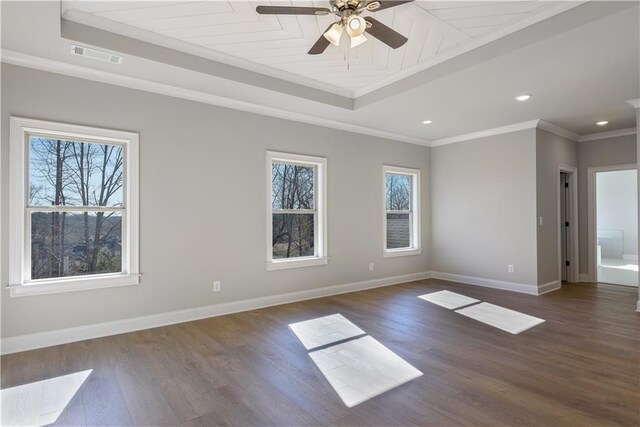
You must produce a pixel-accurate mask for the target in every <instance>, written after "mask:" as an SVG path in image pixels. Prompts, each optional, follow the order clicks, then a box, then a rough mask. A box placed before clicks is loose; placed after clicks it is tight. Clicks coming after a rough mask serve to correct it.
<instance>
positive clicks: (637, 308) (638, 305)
mask: <svg viewBox="0 0 640 427" xmlns="http://www.w3.org/2000/svg"><path fill="white" fill-rule="evenodd" d="M636 311H637V312H638V313H640V299H639V300H638V302H637V303H636Z"/></svg>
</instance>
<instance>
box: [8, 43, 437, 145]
mask: <svg viewBox="0 0 640 427" xmlns="http://www.w3.org/2000/svg"><path fill="white" fill-rule="evenodd" d="M1 61H2V62H3V63H5V64H11V65H16V66H19V67H26V68H32V69H35V70H40V71H46V72H49V73H54V74H61V75H65V76H69V77H75V78H79V79H84V80H91V81H96V82H100V83H106V84H111V85H114V86H121V87H126V88H129V89H136V90H141V91H144V92H151V93H155V94H159V95H165V96H170V97H173V98H181V99H186V100H189V101H195V102H200V103H203V104H209V105H215V106H218V107H224V108H229V109H232V110H239V111H245V112H249V113H254V114H260V115H263V116H269V117H275V118H278V119H284V120H290V121H294V122H299V123H306V124H310V125H316V126H322V127H326V128H332V129H338V130H342V131H346V132H352V133H357V134H361V135H368V136H373V137H377V138H383V139H388V140H391V141H399V142H405V143H409V144H416V145H422V146H426V147H428V146H429V145H430V141H429V140H426V139H419V138H414V137H411V136H407V135H400V134H396V133H392V132H387V131H383V130H379V129H373V128H367V127H364V126H358V125H353V124H350V123H346V122H339V121H334V120H329V119H323V118H320V117H315V116H311V115H308V114H302V113H296V112H292V111H287V110H282V109H279V108H274V107H267V106H264V105H259V104H253V103H251V102H247V101H241V100H237V99H232V98H227V97H223V96H220V95H214V94H211V93H206V92H201V91H196V90H191V89H185V88H181V87H178V86H172V85H168V84H164V83H158V82H153V81H149V80H143V79H139V78H136V77H130V76H125V75H122V74H117V73H111V72H107V71H100V70H96V69H93V68H88V67H83V66H79V65H74V64H68V63H64V62H60V61H55V60H52V59H47V58H42V57H38V56H32V55H27V54H24V53H21V52H16V51H12V50H6V49H3V50H2V57H1Z"/></svg>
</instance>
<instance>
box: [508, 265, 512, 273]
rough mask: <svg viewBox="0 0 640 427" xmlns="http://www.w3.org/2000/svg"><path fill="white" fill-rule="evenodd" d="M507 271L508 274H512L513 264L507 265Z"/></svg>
mask: <svg viewBox="0 0 640 427" xmlns="http://www.w3.org/2000/svg"><path fill="white" fill-rule="evenodd" d="M507 271H509V273H513V264H509V265H508V266H507Z"/></svg>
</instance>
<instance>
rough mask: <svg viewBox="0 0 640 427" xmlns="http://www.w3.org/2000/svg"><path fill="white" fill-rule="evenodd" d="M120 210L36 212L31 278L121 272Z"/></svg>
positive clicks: (32, 223) (32, 231)
mask: <svg viewBox="0 0 640 427" xmlns="http://www.w3.org/2000/svg"><path fill="white" fill-rule="evenodd" d="M121 257H122V217H121V215H120V213H119V212H86V213H85V212H33V213H32V214H31V279H32V280H33V279H47V278H53V277H65V276H81V275H86V274H100V273H116V272H120V271H122V261H121Z"/></svg>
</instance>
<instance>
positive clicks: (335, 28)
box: [324, 22, 344, 46]
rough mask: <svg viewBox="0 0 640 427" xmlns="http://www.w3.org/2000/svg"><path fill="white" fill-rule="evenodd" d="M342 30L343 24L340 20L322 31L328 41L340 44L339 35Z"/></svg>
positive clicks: (336, 44)
mask: <svg viewBox="0 0 640 427" xmlns="http://www.w3.org/2000/svg"><path fill="white" fill-rule="evenodd" d="M343 31H344V26H343V25H342V23H341V22H336V23H335V24H333V25H332V26H331V28H329V29H328V30H327V31H326V32H325V33H324V38H325V39H327V40H329V43H331V44H333V45H335V46H340V36H341V35H342V32H343Z"/></svg>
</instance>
